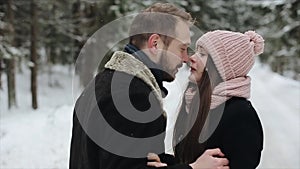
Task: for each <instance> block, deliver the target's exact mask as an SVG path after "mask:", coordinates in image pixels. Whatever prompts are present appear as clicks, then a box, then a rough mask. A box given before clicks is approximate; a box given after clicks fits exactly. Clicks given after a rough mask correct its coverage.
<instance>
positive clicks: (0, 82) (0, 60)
mask: <svg viewBox="0 0 300 169" xmlns="http://www.w3.org/2000/svg"><path fill="white" fill-rule="evenodd" d="M2 71H3V68H2V59H0V90H2V89H3V88H2V77H1V75H2Z"/></svg>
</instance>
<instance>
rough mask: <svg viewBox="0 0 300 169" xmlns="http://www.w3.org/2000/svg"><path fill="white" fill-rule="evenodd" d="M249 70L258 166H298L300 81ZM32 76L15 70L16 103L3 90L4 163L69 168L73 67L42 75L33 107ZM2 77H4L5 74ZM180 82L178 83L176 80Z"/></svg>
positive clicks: (0, 154) (0, 140) (0, 161)
mask: <svg viewBox="0 0 300 169" xmlns="http://www.w3.org/2000/svg"><path fill="white" fill-rule="evenodd" d="M251 75H252V79H253V81H252V97H251V101H252V102H253V105H254V107H255V108H256V109H257V111H258V113H259V116H260V118H261V121H262V124H263V128H264V134H265V145H264V150H263V156H262V160H261V164H260V166H259V168H261V169H263V168H268V169H275V168H276V169H278V168H281V169H299V168H300V164H299V159H300V147H299V144H300V134H299V133H300V84H299V82H296V81H293V80H290V79H286V78H284V77H281V76H279V75H277V74H274V73H272V72H270V71H269V70H268V68H267V67H262V66H261V65H259V64H257V65H255V67H254V69H253V70H252V71H251ZM29 79H30V75H29V71H24V73H23V74H18V75H17V80H16V82H17V102H18V108H14V109H12V110H8V109H7V94H6V86H4V89H3V90H0V168H1V169H8V168H9V169H11V168H68V159H69V145H70V138H71V119H72V111H73V95H72V72H71V73H69V72H68V69H67V68H64V67H61V66H56V67H54V75H53V76H52V80H51V82H52V84H53V86H52V87H49V86H48V76H47V74H45V73H41V74H40V75H39V78H38V80H39V88H38V94H39V95H38V99H39V109H38V110H32V109H31V94H30V81H29ZM2 80H3V81H5V77H3V79H2ZM176 85H177V88H178V83H177V84H176V83H175V86H176ZM169 87H170V88H172V86H170V85H169ZM170 95H174V96H180V95H178V94H176V93H170ZM174 98H175V97H174ZM174 98H173V99H172V100H173V103H172V104H173V105H174V104H175V103H174V102H176V100H174ZM169 107H170V106H169ZM168 109H169V110H168V111H169V112H170V111H174V110H171V108H168ZM173 109H174V108H173ZM175 109H176V108H175Z"/></svg>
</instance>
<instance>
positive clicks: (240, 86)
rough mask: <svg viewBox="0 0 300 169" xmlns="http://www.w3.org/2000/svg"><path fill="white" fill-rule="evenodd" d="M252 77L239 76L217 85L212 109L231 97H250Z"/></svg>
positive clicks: (212, 99)
mask: <svg viewBox="0 0 300 169" xmlns="http://www.w3.org/2000/svg"><path fill="white" fill-rule="evenodd" d="M250 86H251V78H250V77H249V76H245V77H237V78H234V79H231V80H228V81H225V82H222V83H220V84H219V85H217V86H216V87H215V88H214V90H213V94H212V98H211V105H210V109H214V108H216V107H218V106H219V105H220V104H222V103H224V102H225V101H227V100H228V99H230V98H231V97H234V96H236V97H243V98H246V99H249V98H250Z"/></svg>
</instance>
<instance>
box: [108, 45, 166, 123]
mask: <svg viewBox="0 0 300 169" xmlns="http://www.w3.org/2000/svg"><path fill="white" fill-rule="evenodd" d="M104 67H105V68H108V69H112V70H116V71H120V72H125V73H128V74H130V75H133V76H136V77H138V78H140V79H141V80H142V81H144V82H145V83H146V84H147V85H149V86H150V87H151V89H152V90H153V93H154V95H155V96H156V98H157V99H158V101H159V103H160V106H161V108H162V109H163V102H162V95H161V90H160V88H159V85H158V84H157V82H156V79H155V77H154V75H153V74H152V73H151V71H150V69H149V68H148V67H147V66H146V65H145V64H143V63H142V62H141V61H139V60H138V59H136V58H135V57H134V56H132V55H130V54H128V53H126V52H122V51H117V52H115V53H114V54H113V56H112V57H111V59H110V60H109V61H108V62H107V63H106V64H105V66H104ZM163 115H164V116H165V117H166V112H165V111H164V110H163Z"/></svg>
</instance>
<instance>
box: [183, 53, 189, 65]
mask: <svg viewBox="0 0 300 169" xmlns="http://www.w3.org/2000/svg"><path fill="white" fill-rule="evenodd" d="M182 61H183V62H184V63H187V62H188V61H189V55H188V54H187V52H184V54H183V55H182Z"/></svg>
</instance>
